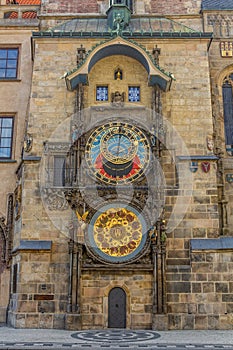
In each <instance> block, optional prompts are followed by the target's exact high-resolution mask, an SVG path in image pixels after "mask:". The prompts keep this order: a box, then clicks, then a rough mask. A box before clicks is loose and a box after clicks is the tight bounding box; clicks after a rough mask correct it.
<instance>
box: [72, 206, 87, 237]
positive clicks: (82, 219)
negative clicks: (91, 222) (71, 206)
mask: <svg viewBox="0 0 233 350" xmlns="http://www.w3.org/2000/svg"><path fill="white" fill-rule="evenodd" d="M75 214H76V216H77V218H78V222H79V228H78V234H82V233H83V232H84V231H85V229H86V227H87V222H86V221H87V216H88V214H89V211H86V212H85V213H84V214H83V215H80V214H79V212H78V211H77V210H76V212H75Z"/></svg>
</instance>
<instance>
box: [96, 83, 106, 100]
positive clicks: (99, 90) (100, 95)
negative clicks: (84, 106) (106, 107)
mask: <svg viewBox="0 0 233 350" xmlns="http://www.w3.org/2000/svg"><path fill="white" fill-rule="evenodd" d="M96 101H108V87H107V86H97V87H96Z"/></svg>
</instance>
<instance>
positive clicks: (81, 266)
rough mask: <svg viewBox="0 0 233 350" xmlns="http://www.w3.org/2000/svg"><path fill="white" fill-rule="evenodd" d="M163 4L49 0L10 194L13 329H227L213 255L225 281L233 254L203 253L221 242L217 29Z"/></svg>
mask: <svg viewBox="0 0 233 350" xmlns="http://www.w3.org/2000/svg"><path fill="white" fill-rule="evenodd" d="M60 3H61V4H60ZM187 3H188V4H189V2H187ZM199 3H200V2H199ZM59 4H60V5H59ZM166 4H167V5H166ZM166 4H165V2H164V4H163V6H161V1H160V2H159V1H145V2H143V1H130V0H111V1H107V0H103V1H99V0H98V1H96V0H93V1H92V0H91V1H88V2H87V1H74V0H73V1H72V0H70V1H69V2H64V1H52V0H46V1H43V2H42V5H41V13H40V16H39V18H40V30H39V31H35V32H33V33H32V39H31V54H32V59H33V74H32V86H31V96H30V101H29V106H28V112H27V120H26V125H27V130H26V135H25V142H24V147H23V151H22V162H21V163H20V165H19V168H18V170H17V188H16V190H15V202H14V207H15V209H14V212H15V222H14V242H13V250H12V269H11V296H10V301H9V307H8V323H9V324H10V325H12V326H14V327H16V328H17V327H21V328H24V327H25V328H57V329H70V330H82V329H84V330H85V329H106V328H128V329H154V330H165V329H200V328H202V327H203V328H206V329H208V328H209V329H212V328H213V327H212V328H211V325H208V322H216V323H215V324H214V325H217V324H218V326H219V327H220V328H221V327H222V328H224V326H222V322H225V321H224V320H225V318H224V317H226V316H225V311H224V310H225V309H224V308H223V307H222V305H223V302H224V303H226V301H224V300H226V299H227V297H226V298H225V294H226V293H227V292H226V286H225V284H223V285H221V286H219V285H218V283H217V282H216V280H215V279H216V266H220V267H219V269H220V268H221V270H220V272H219V275H218V277H219V279H220V281H222V280H223V277H222V271H223V269H225V267H223V265H222V261H225V265H227V267H226V269H228V273H229V275H230V272H229V271H231V270H232V267H231V265H230V262H231V263H232V259H231V258H230V257H229V256H228V255H227V257H225V255H224V257H223V258H221V259H223V260H221V259H220V258H219V255H216V256H215V255H213V254H212V255H208V254H210V251H212V248H213V244H214V247H215V248H216V247H217V248H216V251H218V253H216V254H222V250H224V249H225V248H224V249H223V246H224V244H226V246H227V243H226V240H225V238H224V239H219V232H220V230H219V203H220V202H219V201H218V198H217V196H218V190H219V188H220V189H221V188H222V187H221V186H218V181H219V177H218V173H217V169H218V166H219V164H218V160H219V158H218V156H216V154H215V153H214V148H213V120H212V110H211V103H210V96H211V91H210V81H209V79H210V74H209V63H208V53H207V48H209V46H210V44H211V38H212V34H211V33H209V32H203V30H202V27H201V26H202V22H201V20H200V23H199V22H198V23H197V17H198V18H199V19H200V16H199V15H198V16H197V15H196V14H195V16H194V19H192V20H193V21H194V23H195V25H194V27H195V28H197V30H195V29H191V28H190V27H188V26H186V25H184V17H182V16H181V18H179V20H178V15H174V17H173V19H171V18H170V17H169V18H166V17H165V15H162V14H161V17H159V16H158V13H159V11H161V13H162V11H163V10H164V11H165V12H166V11H171V9H170V7H169V6H173V5H171V4H170V2H167V3H166ZM182 4H183V2H182ZM148 6H150V7H148ZM164 6H165V9H164ZM166 6H168V7H166ZM174 6H175V5H174ZM179 6H181V5H179ZM187 6H191V5H190V4H189V5H187ZM193 6H194V5H193ZM195 6H196V5H195ZM185 8H186V7H182V8H181V7H180V8H179V11H181V10H182V11H184V9H185ZM169 9H170V10H169ZM175 10H176V9H174V11H175ZM88 11H89V12H88ZM98 11H99V12H98ZM195 11H196V7H195ZM83 13H85V16H84V15H83ZM166 13H169V12H166ZM197 13H199V7H198V12H197ZM190 18H192V16H191V15H190V14H188V15H187V17H186V19H185V21H186V22H185V23H187V24H189V22H188V21H189V20H190V21H191V19H190ZM195 21H196V22H195ZM191 24H192V23H191ZM191 24H190V25H191ZM216 125H217V124H216ZM207 139H208V144H207V143H206V140H207ZM219 191H220V190H219ZM224 203H225V202H224V201H223V202H222V205H225V204H224ZM222 209H224V206H223V207H222ZM209 238H211V239H210V240H209ZM219 247H220V248H219ZM225 250H226V251H225ZM225 250H224V254H229V255H230V254H232V253H231V252H230V251H229V252H228V250H227V249H225ZM200 251H201V253H200ZM203 251H205V252H204V253H203ZM219 251H220V253H219ZM205 254H206V255H205ZM214 259H216V262H213V261H214ZM227 259H228V260H227ZM220 261H221V263H220ZM210 262H211V263H210ZM228 262H229V264H228ZM211 264H212V265H211ZM218 264H219V265H218ZM225 265H224V266H225ZM211 268H212V270H211V271H210V269H211ZM210 272H211V273H210ZM210 278H212V279H214V281H212V280H211V283H209V281H210ZM227 278H228V277H227V276H226V277H225V280H226V281H227ZM219 283H220V282H219ZM227 283H228V287H229V289H228V290H230V288H231V289H232V285H231V284H230V281H229V282H227ZM215 284H216V285H215ZM216 291H218V293H219V294H221V293H222V294H223V301H222V299H221V298H220V296H219V297H218V301H216V300H217V299H216ZM207 293H209V294H208V298H207ZM224 293H225V294H224ZM222 294H221V295H222ZM203 295H204V296H203ZM201 298H203V299H201ZM224 298H225V299H224ZM229 298H230V297H229ZM207 299H208V300H211V303H212V304H211V307H210V306H209V305H207V302H206V300H207ZM224 305H225V304H224ZM207 306H208V307H207ZM224 307H225V306H224ZM231 307H232V305H230V306H229V310H231ZM219 310H220V311H219ZM216 313H219V315H218V318H216ZM220 313H221V315H220ZM204 314H205V316H203V315H204ZM203 317H205V319H204V318H203ZM208 317H209V318H208ZM207 321H208V322H207ZM205 322H206V323H205ZM217 322H218V323H217ZM228 324H229V322H228V323H227V325H228Z"/></svg>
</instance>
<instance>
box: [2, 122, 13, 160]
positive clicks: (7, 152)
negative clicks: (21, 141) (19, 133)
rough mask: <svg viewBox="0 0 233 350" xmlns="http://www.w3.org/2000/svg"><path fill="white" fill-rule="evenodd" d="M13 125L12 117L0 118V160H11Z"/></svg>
mask: <svg viewBox="0 0 233 350" xmlns="http://www.w3.org/2000/svg"><path fill="white" fill-rule="evenodd" d="M13 124H14V120H13V117H8V116H2V117H0V159H10V158H11V154H12V138H13Z"/></svg>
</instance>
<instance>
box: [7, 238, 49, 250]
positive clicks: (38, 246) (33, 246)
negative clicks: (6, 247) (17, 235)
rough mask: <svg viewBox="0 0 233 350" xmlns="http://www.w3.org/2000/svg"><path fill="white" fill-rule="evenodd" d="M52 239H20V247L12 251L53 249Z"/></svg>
mask: <svg viewBox="0 0 233 350" xmlns="http://www.w3.org/2000/svg"><path fill="white" fill-rule="evenodd" d="M51 247H52V241H33V240H31V241H26V240H22V241H20V244H19V246H18V247H16V248H14V249H13V251H12V253H15V252H17V251H19V250H34V251H36V250H51Z"/></svg>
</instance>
